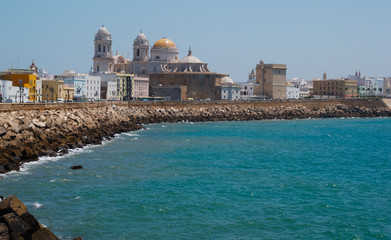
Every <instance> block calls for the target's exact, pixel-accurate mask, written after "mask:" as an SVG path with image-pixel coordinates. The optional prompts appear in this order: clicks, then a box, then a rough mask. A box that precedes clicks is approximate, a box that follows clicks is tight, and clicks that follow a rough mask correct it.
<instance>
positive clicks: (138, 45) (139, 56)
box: [133, 31, 149, 61]
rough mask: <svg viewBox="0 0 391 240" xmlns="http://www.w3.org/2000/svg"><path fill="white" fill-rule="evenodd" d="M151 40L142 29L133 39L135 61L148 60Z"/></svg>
mask: <svg viewBox="0 0 391 240" xmlns="http://www.w3.org/2000/svg"><path fill="white" fill-rule="evenodd" d="M148 56H149V41H148V39H147V38H146V37H145V35H144V33H142V32H141V31H140V33H139V34H138V35H137V37H136V39H134V41H133V61H148Z"/></svg>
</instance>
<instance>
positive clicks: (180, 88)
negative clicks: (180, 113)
mask: <svg viewBox="0 0 391 240" xmlns="http://www.w3.org/2000/svg"><path fill="white" fill-rule="evenodd" d="M151 92H152V97H156V96H159V97H164V98H165V99H167V100H173V101H181V100H182V101H183V100H187V97H186V93H187V87H186V86H184V85H170V86H153V87H151Z"/></svg>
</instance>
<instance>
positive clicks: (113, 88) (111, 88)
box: [106, 81, 119, 101]
mask: <svg viewBox="0 0 391 240" xmlns="http://www.w3.org/2000/svg"><path fill="white" fill-rule="evenodd" d="M106 99H107V100H108V101H113V100H119V99H117V82H116V81H115V82H112V81H109V82H107V95H106Z"/></svg>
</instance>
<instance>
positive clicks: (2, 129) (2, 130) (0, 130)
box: [0, 126, 7, 137]
mask: <svg viewBox="0 0 391 240" xmlns="http://www.w3.org/2000/svg"><path fill="white" fill-rule="evenodd" d="M6 133H7V129H6V128H5V127H1V126H0V137H2V136H4V135H5V134H6Z"/></svg>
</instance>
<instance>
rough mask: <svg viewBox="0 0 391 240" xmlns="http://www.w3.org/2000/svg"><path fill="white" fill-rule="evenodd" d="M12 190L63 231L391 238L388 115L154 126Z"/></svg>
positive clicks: (47, 164)
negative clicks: (359, 117)
mask: <svg viewBox="0 0 391 240" xmlns="http://www.w3.org/2000/svg"><path fill="white" fill-rule="evenodd" d="M72 165H83V169H82V170H70V169H69V167H70V166H72ZM3 176H4V175H3ZM10 194H14V195H16V196H17V197H18V198H20V199H21V200H22V201H23V202H24V203H26V205H27V207H28V208H29V211H30V212H31V213H32V214H33V215H35V217H36V218H37V219H38V220H39V221H40V222H41V223H43V224H44V225H45V226H47V227H48V228H49V229H51V230H52V231H53V232H54V233H55V234H56V235H58V236H59V237H60V238H61V239H73V238H74V237H77V236H82V237H83V239H391V119H390V118H377V119H323V120H321V119H318V120H292V121H253V122H213V123H194V124H193V123H173V124H169V123H165V124H154V125H146V129H145V130H142V131H138V132H131V133H124V134H121V135H118V137H117V138H115V139H114V140H111V141H109V142H105V143H104V144H103V145H101V146H94V147H89V148H84V149H79V150H75V151H72V153H71V154H70V155H67V156H65V157H57V158H41V159H40V161H38V162H35V163H31V164H26V165H25V166H24V167H23V169H22V171H21V172H12V173H10V174H7V175H6V176H4V178H3V179H0V195H3V196H8V195H10Z"/></svg>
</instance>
